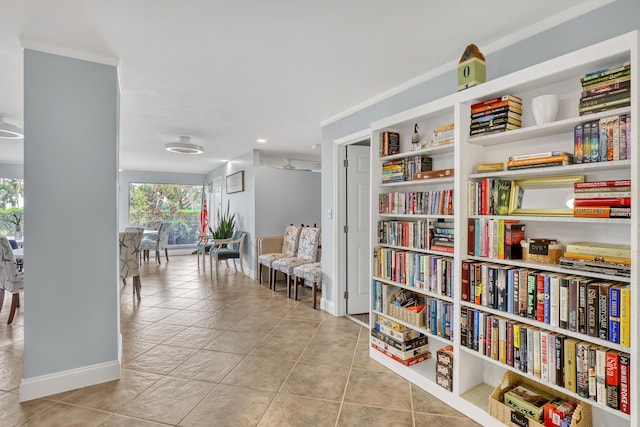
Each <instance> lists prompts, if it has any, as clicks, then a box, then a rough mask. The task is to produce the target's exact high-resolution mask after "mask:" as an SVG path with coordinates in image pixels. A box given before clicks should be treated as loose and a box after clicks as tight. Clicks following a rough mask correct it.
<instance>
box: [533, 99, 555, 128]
mask: <svg viewBox="0 0 640 427" xmlns="http://www.w3.org/2000/svg"><path fill="white" fill-rule="evenodd" d="M558 102H559V101H558V95H555V94H548V95H540V96H536V97H535V98H533V99H532V100H531V112H532V113H533V119H534V120H535V121H536V124H537V125H544V124H546V123H551V122H552V121H554V120H555V119H556V115H557V114H558Z"/></svg>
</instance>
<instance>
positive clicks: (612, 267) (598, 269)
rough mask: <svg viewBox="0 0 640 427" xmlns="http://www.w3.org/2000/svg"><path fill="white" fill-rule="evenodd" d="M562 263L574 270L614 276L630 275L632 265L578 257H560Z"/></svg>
mask: <svg viewBox="0 0 640 427" xmlns="http://www.w3.org/2000/svg"><path fill="white" fill-rule="evenodd" d="M560 265H561V266H563V267H568V268H571V269H574V270H582V271H591V272H594V273H602V274H611V275H613V276H621V277H630V276H631V267H630V266H628V265H627V266H625V265H622V264H612V263H609V262H604V261H587V260H578V259H576V258H567V257H560Z"/></svg>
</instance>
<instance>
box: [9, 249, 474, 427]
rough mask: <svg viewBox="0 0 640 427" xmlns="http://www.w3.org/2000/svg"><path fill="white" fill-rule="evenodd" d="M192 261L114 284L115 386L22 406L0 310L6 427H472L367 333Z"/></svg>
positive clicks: (13, 340)
mask: <svg viewBox="0 0 640 427" xmlns="http://www.w3.org/2000/svg"><path fill="white" fill-rule="evenodd" d="M279 288H280V290H279V291H278V292H275V293H274V292H273V291H271V290H269V288H268V286H267V285H266V284H262V285H259V284H258V282H257V281H254V280H251V279H248V278H244V277H242V276H241V275H240V274H235V272H234V271H233V269H230V270H227V271H225V269H224V268H222V269H221V274H220V277H219V279H218V280H217V281H215V280H212V279H211V278H210V276H209V270H208V266H207V269H202V267H201V268H200V269H198V266H197V263H196V258H195V256H174V257H172V258H171V260H170V262H169V263H165V262H164V259H163V263H162V265H161V266H158V265H156V264H155V263H154V262H153V261H152V262H151V263H145V265H144V268H143V276H142V302H140V303H137V302H135V301H134V299H133V297H132V289H131V283H128V284H127V285H126V286H125V287H122V286H121V331H122V337H123V347H124V348H123V361H122V377H121V379H120V380H119V381H112V382H108V383H104V384H99V385H95V386H91V387H86V388H82V389H78V390H74V391H70V392H65V393H60V394H57V395H53V396H48V397H46V398H42V399H37V400H33V401H30V402H25V403H22V404H20V403H19V402H18V388H19V386H20V381H21V379H22V359H23V320H24V317H23V312H22V310H24V309H28V302H27V301H23V308H21V309H19V311H18V314H17V316H16V319H15V320H14V322H13V324H12V325H7V324H6V321H7V314H8V311H9V306H8V304H7V302H9V301H10V300H11V298H5V301H7V302H5V306H4V307H3V310H2V312H0V425H2V426H15V425H24V426H38V427H41V426H42V427H48V426H83V427H84V426H110V427H115V426H140V427H145V426H160V425H172V426H176V425H179V426H256V425H257V426H261V427H262V426H278V427H281V426H305V427H309V426H370V427H374V426H385V427H387V426H402V427H404V426H431V427H440V426H451V425H455V426H456V427H467V426H477V424H476V423H474V422H473V421H471V420H470V419H468V418H466V417H464V416H463V415H462V414H460V413H459V412H457V411H455V410H454V409H453V408H451V407H449V406H447V405H446V404H444V403H442V402H440V401H439V400H438V399H436V398H434V397H432V396H431V395H430V394H428V393H426V392H425V391H423V390H421V389H419V388H417V387H415V386H414V385H412V384H410V383H409V382H408V381H406V380H404V379H402V378H401V377H399V376H398V375H396V374H394V373H393V372H391V371H389V370H388V369H386V368H385V367H383V366H382V365H380V364H379V363H377V362H375V361H373V360H372V359H370V358H369V357H368V334H367V330H366V328H363V327H361V326H360V325H358V324H356V323H355V322H353V321H351V320H349V319H347V318H338V317H334V316H332V315H329V314H327V313H325V312H323V311H320V310H313V309H312V308H311V298H310V294H311V292H310V291H309V290H308V289H306V288H305V289H304V290H302V289H301V293H302V296H301V298H300V300H299V301H294V300H292V299H288V298H287V297H286V292H285V291H284V284H282V285H281V286H280V287H279Z"/></svg>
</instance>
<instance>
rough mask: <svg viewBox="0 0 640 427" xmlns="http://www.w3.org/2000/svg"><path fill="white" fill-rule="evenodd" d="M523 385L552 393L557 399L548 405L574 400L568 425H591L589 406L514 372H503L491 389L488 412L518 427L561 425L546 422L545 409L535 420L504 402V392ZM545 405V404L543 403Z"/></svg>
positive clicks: (577, 426) (572, 426)
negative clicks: (538, 418)
mask: <svg viewBox="0 0 640 427" xmlns="http://www.w3.org/2000/svg"><path fill="white" fill-rule="evenodd" d="M520 385H523V386H525V387H526V386H530V387H533V388H535V389H536V390H539V391H540V392H542V393H544V394H545V395H552V396H554V397H556V398H558V400H553V401H551V402H549V405H551V404H553V403H554V402H557V403H560V401H567V402H574V403H577V406H576V407H575V409H574V410H573V413H572V414H571V424H569V426H570V427H591V425H592V422H593V421H592V417H591V406H590V405H588V404H586V403H584V402H582V401H578V402H575V399H572V398H571V397H569V396H568V395H566V394H564V393H561V392H560V391H558V390H554V389H552V388H549V387H546V386H545V385H544V384H542V383H539V382H536V381H533V380H530V379H528V378H527V377H522V376H520V375H518V374H516V373H515V372H510V371H509V372H505V374H504V376H503V377H502V380H501V381H500V383H499V384H498V386H497V387H496V388H495V389H494V390H493V393H491V396H490V397H489V414H491V416H493V417H494V418H497V419H498V420H500V421H502V422H503V423H505V424H506V425H508V426H517V427H520V426H522V425H527V426H528V427H545V426H548V425H551V426H555V425H562V424H554V423H553V422H551V423H549V424H548V423H546V418H545V416H546V417H549V416H550V414H549V413H548V410H547V411H544V412H545V414H543V416H542V419H541V420H539V421H536V420H534V419H532V418H528V417H525V416H524V415H523V414H522V413H520V412H518V411H517V410H516V409H514V408H512V407H509V406H507V405H506V404H505V403H504V396H505V393H507V392H509V391H510V390H513V389H514V388H516V387H518V386H520ZM545 406H546V405H545ZM545 409H547V407H545ZM559 418H561V417H560V416H559V415H556V418H554V419H559Z"/></svg>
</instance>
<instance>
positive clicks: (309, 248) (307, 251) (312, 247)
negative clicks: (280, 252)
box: [269, 227, 320, 297]
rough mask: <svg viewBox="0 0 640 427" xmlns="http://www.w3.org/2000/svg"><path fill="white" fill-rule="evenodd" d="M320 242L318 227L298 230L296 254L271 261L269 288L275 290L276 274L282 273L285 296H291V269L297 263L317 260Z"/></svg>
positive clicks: (301, 263) (297, 264)
mask: <svg viewBox="0 0 640 427" xmlns="http://www.w3.org/2000/svg"><path fill="white" fill-rule="evenodd" d="M319 244H320V229H319V228H316V227H304V228H303V229H302V230H301V231H300V241H299V243H298V250H297V251H296V256H294V257H286V258H280V259H277V260H275V261H273V264H272V273H271V276H270V277H269V280H270V283H271V286H270V287H271V289H273V290H274V291H275V290H276V274H277V272H278V271H280V272H282V273H284V274H285V275H286V279H287V297H290V296H291V278H292V277H293V269H294V268H295V267H297V266H299V265H303V264H310V263H312V262H318V259H319V258H318V247H319Z"/></svg>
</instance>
